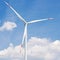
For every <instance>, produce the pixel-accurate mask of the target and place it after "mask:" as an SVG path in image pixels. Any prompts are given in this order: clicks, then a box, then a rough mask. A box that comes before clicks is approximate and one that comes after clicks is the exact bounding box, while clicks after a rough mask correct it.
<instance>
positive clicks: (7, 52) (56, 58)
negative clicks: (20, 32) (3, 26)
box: [0, 37, 60, 60]
mask: <svg viewBox="0 0 60 60" xmlns="http://www.w3.org/2000/svg"><path fill="white" fill-rule="evenodd" d="M27 52H28V60H33V59H35V60H40V59H41V60H60V41H59V40H55V41H53V42H52V41H50V40H49V39H46V38H36V37H32V38H31V39H29V41H28V49H27ZM23 56H24V48H23V47H21V45H19V46H15V47H14V46H13V44H10V46H9V47H8V48H7V49H4V50H2V51H0V57H12V58H19V57H20V58H23Z"/></svg>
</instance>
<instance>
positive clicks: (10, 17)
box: [0, 0, 60, 50]
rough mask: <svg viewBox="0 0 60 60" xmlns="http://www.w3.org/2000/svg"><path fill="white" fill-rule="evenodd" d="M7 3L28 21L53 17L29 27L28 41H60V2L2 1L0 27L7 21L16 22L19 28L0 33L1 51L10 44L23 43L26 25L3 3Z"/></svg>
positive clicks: (38, 0)
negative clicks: (40, 39) (30, 39)
mask: <svg viewBox="0 0 60 60" xmlns="http://www.w3.org/2000/svg"><path fill="white" fill-rule="evenodd" d="M3 1H7V2H8V3H9V4H10V5H11V6H12V7H13V8H14V9H15V10H16V11H17V12H18V13H19V14H20V15H21V16H22V17H23V18H24V19H25V20H26V21H32V20H36V19H42V18H49V17H52V18H54V20H48V21H43V22H38V23H34V24H29V25H28V39H29V38H31V37H39V38H48V39H51V40H52V41H54V40H60V27H59V26H60V1H57V0H0V27H1V26H2V25H3V24H4V22H6V21H10V22H14V23H16V24H17V27H16V28H14V29H13V30H12V31H8V30H4V31H2V32H1V31H0V50H2V49H4V48H7V47H8V46H9V44H10V43H13V44H14V46H16V45H19V44H20V43H21V41H22V36H23V31H24V23H23V22H22V21H21V20H20V19H19V18H18V17H17V16H16V15H15V13H14V12H13V11H12V10H11V9H10V8H9V7H8V6H7V5H6V4H5V3H4V2H3Z"/></svg>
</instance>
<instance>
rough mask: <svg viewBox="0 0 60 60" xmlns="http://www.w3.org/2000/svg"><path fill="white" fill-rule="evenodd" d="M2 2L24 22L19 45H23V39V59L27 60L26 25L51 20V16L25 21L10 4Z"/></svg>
mask: <svg viewBox="0 0 60 60" xmlns="http://www.w3.org/2000/svg"><path fill="white" fill-rule="evenodd" d="M4 2H5V4H6V5H7V6H8V7H9V8H10V9H11V10H12V11H13V12H14V13H15V14H16V15H17V17H18V18H19V19H20V20H22V21H23V22H24V24H25V29H24V34H23V39H22V44H21V45H23V43H24V40H25V60H27V26H28V24H32V23H36V22H41V21H45V20H52V19H53V18H46V19H40V20H33V21H30V22H27V21H26V20H25V19H24V18H23V17H22V16H21V15H20V14H18V13H17V11H16V10H15V9H14V8H13V7H12V6H11V5H9V4H8V3H7V2H6V1H4Z"/></svg>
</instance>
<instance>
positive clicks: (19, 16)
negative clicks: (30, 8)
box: [4, 1, 26, 23]
mask: <svg viewBox="0 0 60 60" xmlns="http://www.w3.org/2000/svg"><path fill="white" fill-rule="evenodd" d="M4 2H5V4H6V5H7V6H8V7H9V8H10V9H11V10H12V11H13V12H14V13H15V14H16V15H17V17H18V18H19V19H21V20H22V21H23V22H25V23H26V21H25V19H24V18H22V17H21V15H19V14H18V13H17V11H16V10H15V9H14V8H13V7H12V6H11V5H9V4H8V3H7V2H6V1H4Z"/></svg>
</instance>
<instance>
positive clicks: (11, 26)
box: [0, 21, 17, 31]
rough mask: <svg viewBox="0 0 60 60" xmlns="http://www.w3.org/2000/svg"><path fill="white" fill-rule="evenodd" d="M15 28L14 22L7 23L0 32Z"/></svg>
mask: <svg viewBox="0 0 60 60" xmlns="http://www.w3.org/2000/svg"><path fill="white" fill-rule="evenodd" d="M15 27H17V25H16V24H15V23H14V22H9V21H7V22H5V23H4V24H3V25H2V26H1V27H0V31H4V30H13V28H15Z"/></svg>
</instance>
